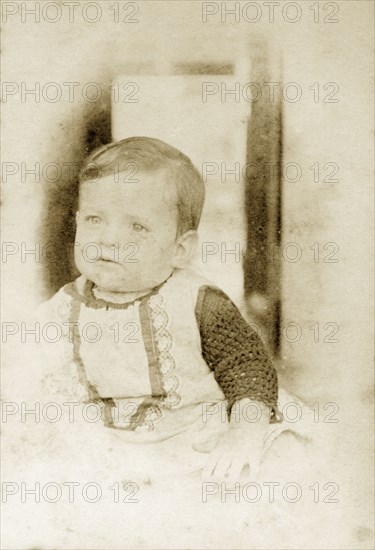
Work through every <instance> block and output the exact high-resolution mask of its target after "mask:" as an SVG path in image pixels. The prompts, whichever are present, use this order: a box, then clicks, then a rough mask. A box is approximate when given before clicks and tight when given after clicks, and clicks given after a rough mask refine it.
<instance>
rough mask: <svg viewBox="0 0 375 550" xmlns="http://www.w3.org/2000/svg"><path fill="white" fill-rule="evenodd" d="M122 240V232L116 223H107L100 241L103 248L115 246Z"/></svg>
mask: <svg viewBox="0 0 375 550" xmlns="http://www.w3.org/2000/svg"><path fill="white" fill-rule="evenodd" d="M120 239H121V230H120V228H119V227H117V225H116V224H114V223H107V224H105V225H104V226H103V228H102V231H101V233H100V241H101V243H100V244H102V245H103V246H108V247H109V246H114V245H116V243H118V242H119V241H120Z"/></svg>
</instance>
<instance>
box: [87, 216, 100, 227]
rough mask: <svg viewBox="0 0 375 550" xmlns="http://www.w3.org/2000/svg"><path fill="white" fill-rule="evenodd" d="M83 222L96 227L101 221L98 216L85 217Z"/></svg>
mask: <svg viewBox="0 0 375 550" xmlns="http://www.w3.org/2000/svg"><path fill="white" fill-rule="evenodd" d="M85 220H86V221H87V222H89V223H90V224H92V225H98V224H99V223H100V222H101V221H102V220H101V218H100V217H99V216H86V218H85Z"/></svg>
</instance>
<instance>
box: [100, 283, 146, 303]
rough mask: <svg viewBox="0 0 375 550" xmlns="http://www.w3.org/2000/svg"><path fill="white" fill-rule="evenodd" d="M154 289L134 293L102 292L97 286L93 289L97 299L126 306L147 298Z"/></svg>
mask: <svg viewBox="0 0 375 550" xmlns="http://www.w3.org/2000/svg"><path fill="white" fill-rule="evenodd" d="M151 290H152V288H148V289H146V290H137V291H134V292H112V291H110V290H102V289H100V288H99V287H97V286H94V288H93V289H92V291H93V293H94V296H95V298H98V299H100V300H105V301H106V302H112V303H114V304H126V303H127V302H134V300H136V299H137V298H141V297H142V296H145V295H146V294H148V293H149V292H151Z"/></svg>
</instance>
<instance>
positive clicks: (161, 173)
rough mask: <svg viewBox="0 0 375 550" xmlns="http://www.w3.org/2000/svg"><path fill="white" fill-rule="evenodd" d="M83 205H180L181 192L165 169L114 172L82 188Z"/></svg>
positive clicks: (81, 186) (93, 180)
mask: <svg viewBox="0 0 375 550" xmlns="http://www.w3.org/2000/svg"><path fill="white" fill-rule="evenodd" d="M79 199H80V203H82V202H83V201H98V200H99V201H104V202H108V201H111V202H113V204H114V205H115V204H118V206H121V205H123V203H124V204H126V203H128V202H129V201H131V203H133V204H134V205H136V204H139V203H142V202H144V203H150V202H157V203H165V204H168V205H169V206H172V205H174V206H175V205H176V203H177V190H176V186H175V185H174V183H173V178H171V177H170V174H169V172H168V171H167V170H166V169H165V168H159V169H154V170H144V169H143V170H141V169H135V168H133V170H132V171H131V172H129V171H128V170H127V171H121V170H118V171H116V170H114V171H113V172H112V173H109V174H105V175H104V174H103V175H101V176H100V177H98V178H97V179H89V180H87V181H85V182H83V183H81V185H80V190H79Z"/></svg>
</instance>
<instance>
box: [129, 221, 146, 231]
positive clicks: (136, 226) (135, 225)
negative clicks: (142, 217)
mask: <svg viewBox="0 0 375 550" xmlns="http://www.w3.org/2000/svg"><path fill="white" fill-rule="evenodd" d="M132 229H133V231H136V232H137V233H142V232H143V233H145V232H146V231H147V228H146V227H145V226H144V225H142V224H141V223H132Z"/></svg>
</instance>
